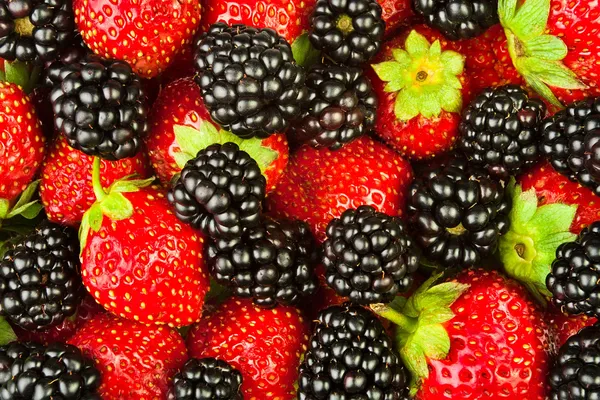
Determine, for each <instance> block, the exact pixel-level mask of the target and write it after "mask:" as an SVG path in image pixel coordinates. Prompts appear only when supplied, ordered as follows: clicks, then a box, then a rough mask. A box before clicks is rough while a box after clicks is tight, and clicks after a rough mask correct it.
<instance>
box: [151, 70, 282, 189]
mask: <svg viewBox="0 0 600 400" xmlns="http://www.w3.org/2000/svg"><path fill="white" fill-rule="evenodd" d="M226 142H234V143H237V144H238V145H239V146H240V149H242V150H244V151H246V152H247V153H248V154H250V156H251V157H252V158H254V160H256V162H257V163H258V165H259V167H260V168H261V171H262V172H263V175H265V178H266V179H267V188H269V189H271V190H272V189H273V188H274V187H275V185H276V184H277V182H278V181H279V179H280V178H281V175H282V174H283V171H284V169H285V167H286V165H287V162H288V145H287V140H286V137H285V135H284V134H276V135H271V136H270V137H268V138H266V139H258V138H253V139H241V138H239V137H238V136H236V135H234V134H232V133H231V132H228V131H225V130H223V129H220V128H219V127H218V126H216V125H215V123H214V122H213V121H212V120H211V118H210V114H209V112H208V110H207V109H206V107H205V106H204V101H203V100H202V96H201V94H200V88H199V87H198V85H197V84H196V83H195V82H194V80H193V79H192V78H183V79H179V80H176V81H174V82H172V83H170V84H168V85H167V86H165V87H164V88H163V89H162V91H161V93H160V95H159V97H158V99H157V101H156V102H155V104H154V107H153V109H152V112H151V115H150V133H149V134H148V137H147V139H146V147H147V149H148V155H149V156H150V160H151V162H152V166H153V167H154V170H155V171H156V173H157V175H158V177H159V179H160V180H161V182H162V183H163V184H164V185H165V186H168V185H169V184H170V183H171V180H172V179H173V177H174V176H175V175H177V174H178V173H179V172H181V170H182V169H183V167H184V166H185V164H186V163H187V162H188V160H190V159H192V158H194V157H195V156H196V154H197V153H198V151H200V150H203V149H205V148H206V147H208V146H210V145H211V144H214V143H221V144H223V143H226Z"/></svg>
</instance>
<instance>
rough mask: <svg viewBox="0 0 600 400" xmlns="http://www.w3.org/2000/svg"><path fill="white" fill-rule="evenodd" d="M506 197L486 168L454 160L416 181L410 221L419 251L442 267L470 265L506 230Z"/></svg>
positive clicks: (490, 249)
mask: <svg viewBox="0 0 600 400" xmlns="http://www.w3.org/2000/svg"><path fill="white" fill-rule="evenodd" d="M510 207H511V200H510V196H508V194H506V193H505V189H504V187H503V185H502V183H501V182H500V181H498V180H496V179H493V178H491V177H490V176H489V175H488V174H487V173H486V172H485V171H483V170H481V169H479V168H477V167H473V166H470V165H469V164H468V163H467V161H466V160H464V159H462V158H454V159H452V160H451V161H450V162H448V164H447V165H446V166H443V167H441V168H437V169H435V170H432V171H430V172H429V173H426V174H424V176H422V177H420V178H418V179H416V180H415V181H414V182H413V184H412V185H411V188H410V200H409V206H408V211H409V224H410V227H411V228H412V231H413V234H414V236H413V237H414V238H415V240H416V241H417V243H418V244H419V245H420V246H421V247H422V248H423V254H424V255H427V257H428V258H430V259H431V261H434V262H437V263H439V264H441V265H442V266H443V267H446V268H450V267H469V266H473V265H476V264H478V263H479V261H480V260H481V259H482V257H483V256H487V255H490V254H492V253H494V251H495V250H496V248H497V246H498V238H499V237H500V236H501V235H503V234H505V233H506V232H507V231H508V228H509V218H508V214H509V211H510Z"/></svg>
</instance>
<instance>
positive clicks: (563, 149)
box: [541, 98, 600, 195]
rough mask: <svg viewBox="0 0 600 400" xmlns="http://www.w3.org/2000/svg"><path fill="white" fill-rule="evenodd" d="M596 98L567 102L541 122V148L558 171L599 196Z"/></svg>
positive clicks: (598, 100)
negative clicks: (568, 103) (566, 105)
mask: <svg viewBox="0 0 600 400" xmlns="http://www.w3.org/2000/svg"><path fill="white" fill-rule="evenodd" d="M598 132H600V98H596V99H593V98H590V99H587V100H582V101H579V102H576V103H573V104H571V105H570V106H568V107H567V108H565V109H564V110H561V111H559V112H557V113H556V114H554V116H552V117H551V118H548V119H547V120H545V121H544V123H543V138H542V145H541V150H542V154H544V155H545V156H546V157H548V159H549V160H550V163H551V164H552V166H553V167H554V169H556V170H557V171H558V172H560V173H561V174H563V175H565V176H567V177H568V178H569V179H571V180H572V181H579V183H581V184H582V185H583V186H586V187H588V188H590V189H591V190H592V191H594V192H595V193H596V194H597V195H600V145H599V144H598V143H599V142H600V140H599V139H600V134H599V133H598Z"/></svg>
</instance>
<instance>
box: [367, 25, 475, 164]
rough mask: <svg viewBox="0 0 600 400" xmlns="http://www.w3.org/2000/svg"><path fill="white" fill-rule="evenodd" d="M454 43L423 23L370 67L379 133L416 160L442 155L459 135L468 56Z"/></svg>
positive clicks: (387, 46) (397, 40) (466, 92)
mask: <svg viewBox="0 0 600 400" xmlns="http://www.w3.org/2000/svg"><path fill="white" fill-rule="evenodd" d="M449 46H451V45H450V44H449V42H448V40H446V39H445V38H444V37H443V36H442V35H441V34H440V33H439V32H437V31H435V30H433V29H431V28H429V27H426V26H424V25H419V26H416V27H414V28H412V29H411V30H409V31H407V32H405V33H404V34H402V35H400V36H398V37H396V38H395V39H393V40H391V41H390V42H388V43H386V44H385V45H384V46H383V49H382V51H381V53H380V55H379V57H378V58H377V59H376V60H375V61H374V62H373V64H372V69H373V70H372V71H368V72H370V77H371V81H372V83H373V89H374V90H375V92H376V93H377V95H378V97H379V108H378V112H377V122H376V125H375V133H376V134H377V135H379V136H380V137H381V138H382V139H383V140H384V141H386V143H388V144H389V145H390V146H392V147H393V148H394V149H395V150H397V151H398V152H400V153H401V154H402V155H405V156H407V157H410V158H411V159H417V160H418V159H423V158H431V157H433V156H436V155H439V154H442V153H444V152H446V151H448V150H450V149H451V148H452V147H453V145H454V143H455V141H456V139H457V135H458V124H459V122H460V112H461V111H462V107H463V104H465V103H467V102H468V101H469V95H470V90H469V81H468V76H467V75H466V74H465V68H464V62H465V57H464V56H463V55H462V54H460V53H457V52H455V51H453V50H451V49H449ZM373 71H374V73H373Z"/></svg>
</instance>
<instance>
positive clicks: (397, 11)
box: [377, 0, 417, 37]
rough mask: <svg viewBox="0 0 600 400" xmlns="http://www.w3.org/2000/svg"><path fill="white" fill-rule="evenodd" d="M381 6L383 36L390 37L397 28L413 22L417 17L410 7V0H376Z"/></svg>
mask: <svg viewBox="0 0 600 400" xmlns="http://www.w3.org/2000/svg"><path fill="white" fill-rule="evenodd" d="M377 2H378V3H379V5H380V6H381V11H382V13H381V17H382V18H383V20H384V21H385V36H386V37H391V36H392V35H393V34H394V33H395V32H397V31H398V29H400V28H402V27H405V26H408V25H410V24H411V23H413V22H414V21H415V20H416V19H417V17H416V15H415V13H414V12H413V9H412V4H411V3H412V0H377Z"/></svg>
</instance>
